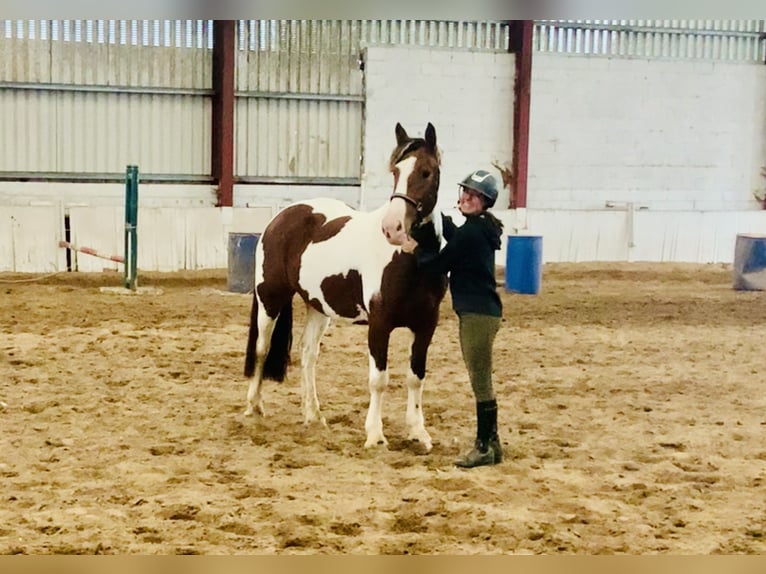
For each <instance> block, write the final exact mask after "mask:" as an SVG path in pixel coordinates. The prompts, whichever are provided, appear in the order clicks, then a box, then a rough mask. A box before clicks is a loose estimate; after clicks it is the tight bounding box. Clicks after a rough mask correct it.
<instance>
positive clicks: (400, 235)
mask: <svg viewBox="0 0 766 574" xmlns="http://www.w3.org/2000/svg"><path fill="white" fill-rule="evenodd" d="M416 161H417V158H415V157H408V158H407V159H405V160H403V161H400V162H399V163H398V164H396V167H397V168H398V169H399V177H398V178H397V180H396V187H395V188H394V192H393V194H394V195H395V194H401V195H407V182H408V181H409V178H410V174H411V173H412V170H413V169H415V162H416ZM406 214H407V203H406V201H405V200H403V199H401V198H399V197H393V198H392V199H391V201H389V202H388V210H387V211H386V213H385V215H384V216H383V221H382V225H381V228H382V230H383V234H384V235H385V236H386V237H387V238H388V242H389V243H391V244H392V245H401V244H402V243H404V241H405V239H406V238H407V229H405V224H404V216H405V215H406Z"/></svg>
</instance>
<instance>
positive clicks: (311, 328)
mask: <svg viewBox="0 0 766 574" xmlns="http://www.w3.org/2000/svg"><path fill="white" fill-rule="evenodd" d="M329 324H330V318H329V317H328V316H327V315H324V314H323V313H320V312H319V311H317V310H316V309H314V308H313V307H311V306H309V305H306V327H305V329H304V330H303V345H302V350H301V391H302V395H303V396H302V398H301V405H302V407H303V422H304V423H305V424H310V423H312V422H314V421H317V420H318V421H320V422H321V423H322V424H323V425H326V424H327V423H326V421H325V418H324V417H323V416H322V414H321V413H320V412H319V398H318V397H317V388H316V364H317V357H318V356H319V343H320V341H321V340H322V337H323V336H324V334H325V331H327V327H328V326H329Z"/></svg>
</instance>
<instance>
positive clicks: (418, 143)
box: [388, 138, 442, 169]
mask: <svg viewBox="0 0 766 574" xmlns="http://www.w3.org/2000/svg"><path fill="white" fill-rule="evenodd" d="M423 146H426V147H428V148H429V150H431V151H432V152H433V154H434V155H435V156H436V161H437V162H438V163H439V164H440V165H441V162H442V160H441V154H440V153H439V149H438V148H432V147H431V146H429V145H428V143H427V142H426V140H424V139H423V138H414V139H411V140H410V141H408V142H407V143H405V144H403V145H401V146H397V147H396V148H395V149H394V151H393V152H391V159H390V160H389V162H388V167H389V169H394V166H395V165H396V164H397V163H399V162H400V161H402V160H403V159H404V158H405V157H407V156H408V155H410V154H411V153H413V152H415V151H417V150H419V149H420V148H422V147H423Z"/></svg>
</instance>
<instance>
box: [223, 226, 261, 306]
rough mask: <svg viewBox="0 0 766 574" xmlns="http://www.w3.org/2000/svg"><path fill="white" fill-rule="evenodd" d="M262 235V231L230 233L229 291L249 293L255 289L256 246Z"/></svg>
mask: <svg viewBox="0 0 766 574" xmlns="http://www.w3.org/2000/svg"><path fill="white" fill-rule="evenodd" d="M260 236H261V234H260V233H229V274H228V280H227V287H228V289H229V291H233V292H235V293H249V292H251V291H252V290H253V283H254V281H255V246H256V245H258V238H259V237H260Z"/></svg>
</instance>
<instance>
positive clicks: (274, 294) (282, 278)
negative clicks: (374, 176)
mask: <svg viewBox="0 0 766 574" xmlns="http://www.w3.org/2000/svg"><path fill="white" fill-rule="evenodd" d="M349 219H351V218H350V217H349V216H343V217H336V218H335V219H332V220H330V221H327V217H326V216H325V215H324V214H322V213H319V212H315V211H314V209H313V208H312V207H311V206H310V205H305V204H298V205H291V206H290V207H287V208H285V209H284V210H282V211H281V212H280V213H279V214H278V215H277V216H276V217H275V218H274V220H273V221H272V222H271V223H270V224H269V226H268V227H267V228H266V230H265V232H264V233H263V236H262V238H261V241H262V242H263V282H262V283H260V284H259V285H257V286H256V289H258V296H259V297H260V298H261V301H262V302H263V306H264V309H266V313H267V314H268V315H269V317H272V318H273V317H276V316H277V314H279V312H280V311H281V310H282V308H283V307H284V306H285V305H287V304H288V303H289V302H290V300H291V299H292V296H293V294H294V293H296V292H300V293H301V294H302V295H303V296H304V298H305V296H306V293H305V291H303V290H302V289H301V288H300V284H299V272H300V267H301V258H302V257H303V254H304V252H305V251H306V248H307V247H308V246H309V244H310V243H320V242H322V241H327V240H328V239H330V238H332V237H335V236H336V235H337V234H338V233H340V230H341V229H343V227H344V226H345V225H346V223H347V222H348V220H349ZM358 281H359V284H360V287H359V290H360V292H361V279H358ZM359 299H360V300H361V295H360V296H359ZM309 303H310V304H312V306H313V307H314V308H315V309H317V310H318V311H322V312H324V310H323V309H322V308H321V307H322V306H321V305H320V304H319V302H318V301H315V302H313V303H312V302H309ZM352 316H356V314H354V315H352Z"/></svg>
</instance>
